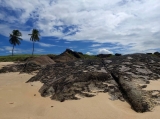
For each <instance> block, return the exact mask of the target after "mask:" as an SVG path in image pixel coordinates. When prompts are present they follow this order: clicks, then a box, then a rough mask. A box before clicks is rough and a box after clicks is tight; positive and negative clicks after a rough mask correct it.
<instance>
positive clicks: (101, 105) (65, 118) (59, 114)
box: [0, 62, 160, 119]
mask: <svg viewBox="0 0 160 119" xmlns="http://www.w3.org/2000/svg"><path fill="white" fill-rule="evenodd" d="M7 64H12V62H9V63H8V62H7V63H4V62H0V68H1V67H3V66H4V65H7ZM32 76H34V74H25V73H22V74H19V73H18V72H16V73H2V74H0V119H160V106H157V107H155V108H154V109H153V111H152V112H146V113H136V112H135V111H133V110H132V109H131V108H130V105H129V104H128V103H127V102H121V101H119V100H116V101H112V100H110V99H109V98H110V96H109V95H108V94H107V93H98V94H97V96H95V97H92V98H82V99H80V100H69V101H65V102H58V101H54V100H51V99H50V98H49V97H47V98H44V97H41V96H40V94H39V92H38V90H39V89H40V87H41V86H42V83H40V82H33V83H25V82H26V81H27V80H28V79H29V78H31V77H32ZM159 87H160V80H158V81H151V83H150V84H149V85H148V86H147V88H146V90H156V89H157V90H160V88H159Z"/></svg>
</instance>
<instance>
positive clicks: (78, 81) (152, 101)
mask: <svg viewBox="0 0 160 119" xmlns="http://www.w3.org/2000/svg"><path fill="white" fill-rule="evenodd" d="M159 70H160V58H158V57H154V56H152V55H146V54H133V55H124V56H119V57H116V56H114V57H110V58H104V59H92V60H91V59H90V60H89V59H86V60H76V61H71V62H65V63H56V64H53V65H47V66H46V67H45V68H43V69H41V70H40V71H39V73H38V74H37V75H36V76H34V77H32V78H31V79H30V80H28V81H27V82H32V81H41V82H42V83H44V85H43V86H42V88H41V89H40V90H39V92H40V93H41V95H42V96H44V97H45V96H51V99H55V100H59V101H61V102H63V101H65V100H69V99H79V98H80V97H84V96H86V97H92V96H95V95H96V93H97V92H104V93H106V92H108V93H109V94H110V96H111V98H110V99H111V100H116V99H120V100H121V101H124V100H126V101H127V102H129V104H130V105H131V106H132V108H133V109H134V110H135V111H137V112H146V111H150V110H151V109H152V108H153V107H154V106H155V105H156V99H157V98H156V96H154V98H153V96H152V95H151V92H149V91H144V90H142V86H140V85H139V84H148V83H149V80H157V79H159V78H160V71H159Z"/></svg>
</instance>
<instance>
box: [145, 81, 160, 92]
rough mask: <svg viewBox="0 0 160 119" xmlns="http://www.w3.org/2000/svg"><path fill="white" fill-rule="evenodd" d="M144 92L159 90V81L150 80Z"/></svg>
mask: <svg viewBox="0 0 160 119" xmlns="http://www.w3.org/2000/svg"><path fill="white" fill-rule="evenodd" d="M144 90H160V79H158V80H150V84H148V85H147V87H146V88H144Z"/></svg>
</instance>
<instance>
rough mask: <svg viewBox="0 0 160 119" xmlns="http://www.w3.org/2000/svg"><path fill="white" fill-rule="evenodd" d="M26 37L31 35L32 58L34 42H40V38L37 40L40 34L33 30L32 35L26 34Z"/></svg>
mask: <svg viewBox="0 0 160 119" xmlns="http://www.w3.org/2000/svg"><path fill="white" fill-rule="evenodd" d="M28 35H31V38H30V40H31V41H32V42H33V51H32V56H33V53H34V42H36V41H39V40H40V38H39V36H40V34H39V31H38V30H37V29H33V30H32V34H28Z"/></svg>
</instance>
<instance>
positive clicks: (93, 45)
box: [91, 44, 102, 47]
mask: <svg viewBox="0 0 160 119" xmlns="http://www.w3.org/2000/svg"><path fill="white" fill-rule="evenodd" d="M98 46H102V44H92V45H91V47H98Z"/></svg>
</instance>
